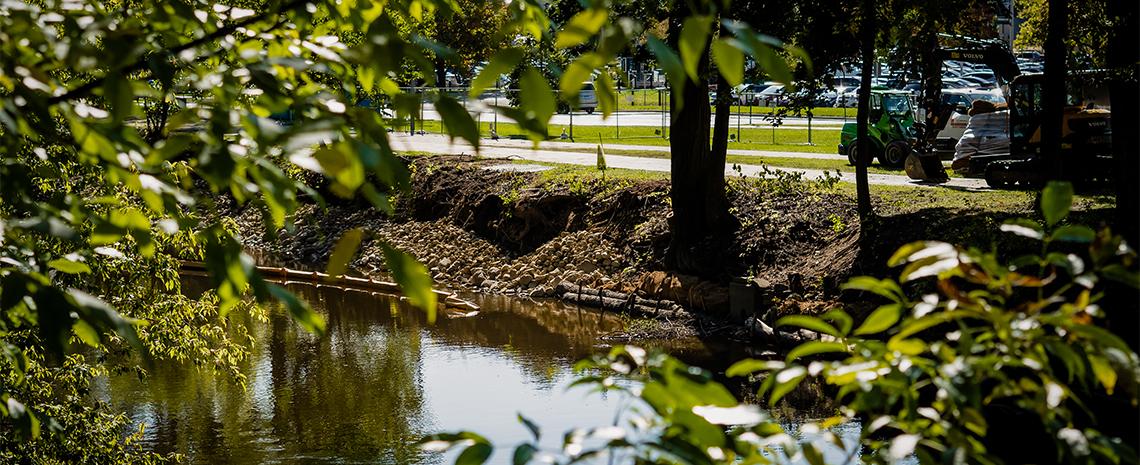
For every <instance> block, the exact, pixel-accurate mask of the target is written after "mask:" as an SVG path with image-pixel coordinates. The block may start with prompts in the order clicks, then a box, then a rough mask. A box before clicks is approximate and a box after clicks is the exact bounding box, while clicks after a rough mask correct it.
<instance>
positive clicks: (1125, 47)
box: [1108, 1, 1140, 248]
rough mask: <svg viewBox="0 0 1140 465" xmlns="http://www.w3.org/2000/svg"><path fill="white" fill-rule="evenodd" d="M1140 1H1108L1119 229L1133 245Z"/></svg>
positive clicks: (1139, 175) (1137, 226)
mask: <svg viewBox="0 0 1140 465" xmlns="http://www.w3.org/2000/svg"><path fill="white" fill-rule="evenodd" d="M1137 10H1140V4H1138V3H1137V2H1130V1H1110V2H1108V16H1109V18H1110V19H1112V21H1113V30H1112V36H1111V37H1110V39H1109V40H1110V41H1109V44H1108V47H1109V48H1108V60H1109V61H1108V63H1109V67H1110V68H1111V69H1112V72H1113V77H1112V81H1111V82H1110V83H1109V96H1110V98H1111V99H1112V103H1113V105H1112V123H1111V124H1112V129H1113V131H1112V157H1113V160H1114V162H1115V164H1116V176H1115V181H1116V224H1115V226H1116V229H1117V231H1118V232H1119V233H1120V234H1121V235H1122V236H1123V237H1124V239H1125V240H1127V241H1128V243H1129V244H1131V245H1132V247H1133V248H1136V247H1140V183H1138V182H1136V180H1137V179H1140V131H1137V128H1140V115H1138V112H1140V82H1138V79H1140V66H1138V65H1137V63H1140V11H1137Z"/></svg>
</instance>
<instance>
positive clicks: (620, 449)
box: [422, 183, 1140, 464]
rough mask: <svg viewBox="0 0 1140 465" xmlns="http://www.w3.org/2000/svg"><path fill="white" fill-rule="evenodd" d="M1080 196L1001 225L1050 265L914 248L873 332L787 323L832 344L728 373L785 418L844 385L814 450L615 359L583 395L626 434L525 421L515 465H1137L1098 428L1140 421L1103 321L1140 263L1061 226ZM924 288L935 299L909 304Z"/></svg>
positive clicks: (1133, 384) (622, 356)
mask: <svg viewBox="0 0 1140 465" xmlns="http://www.w3.org/2000/svg"><path fill="white" fill-rule="evenodd" d="M1071 193H1072V191H1071V188H1070V187H1069V186H1068V185H1066V184H1061V183H1054V184H1051V185H1050V186H1049V187H1048V188H1046V190H1045V192H1044V193H1043V195H1042V202H1041V205H1042V210H1043V211H1042V212H1043V214H1044V216H1045V218H1047V219H1048V221H1047V223H1046V225H1045V226H1041V225H1037V224H1035V223H1032V222H1029V221H1019V222H1011V223H1007V224H1006V225H1005V226H1003V230H1006V231H1007V232H1011V233H1013V234H1018V235H1021V236H1025V237H1028V238H1031V239H1032V240H1036V241H1039V242H1040V243H1041V245H1042V253H1041V254H1039V255H1030V256H1024V257H1019V258H1016V259H1014V260H1013V261H1012V262H1010V263H1008V264H1007V263H1002V262H1001V261H1000V260H998V258H997V256H996V255H995V254H994V253H992V252H984V251H981V250H978V249H965V248H961V247H957V246H954V245H951V244H946V243H941V242H917V243H912V244H908V245H905V246H903V247H901V248H900V249H899V250H898V251H897V252H896V253H895V254H894V256H893V257H891V259H890V264H891V265H893V266H899V267H902V271H901V273H900V278H899V280H898V281H896V280H894V279H889V278H888V279H878V278H873V277H866V276H864V277H857V278H853V279H851V280H850V281H849V282H848V283H847V284H846V286H845V287H846V289H848V290H850V291H857V292H862V293H865V294H866V295H867V296H869V297H872V298H876V299H879V300H881V301H882V302H883V304H882V305H881V306H879V307H878V308H877V309H876V310H874V311H872V312H871V313H870V314H869V315H867V316H866V317H865V318H864V319H863V320H862V321H861V322H859V323H858V325H856V320H855V319H854V318H852V317H851V316H850V315H848V314H847V313H846V312H844V311H842V310H839V309H835V310H831V311H829V312H827V313H825V314H823V315H821V316H818V317H816V316H807V315H792V316H786V317H784V318H782V319H780V320H779V321H778V322H777V325H778V326H790V327H795V328H800V329H805V330H808V331H812V332H814V333H816V334H817V335H818V338H817V339H816V340H812V341H809V342H805V343H803V344H801V345H799V346H797V347H796V348H794V349H792V350H791V351H790V352H788V353H787V355H786V357H785V359H784V360H755V359H746V360H743V361H740V362H737V363H736V364H734V365H733V366H731V367H730V368H728V370H727V371H726V374H727V375H728V376H730V377H733V376H748V375H754V374H758V375H760V376H761V377H762V382H761V384H760V394H761V395H762V396H765V397H766V398H767V399H768V400H769V402H770V403H772V404H775V403H777V402H779V401H780V400H781V399H782V398H784V397H785V396H786V395H788V394H789V393H790V392H792V391H793V390H794V389H796V388H797V387H798V386H799V385H800V384H801V383H803V382H804V381H805V380H808V379H809V378H816V379H819V380H821V381H822V382H823V383H824V384H825V385H827V386H829V387H830V390H831V392H834V395H835V397H836V400H837V401H838V405H840V409H839V411H838V414H837V415H835V416H833V417H831V418H827V419H824V420H822V421H820V422H818V423H814V424H807V425H805V426H803V427H801V428H800V432H801V433H804V434H803V435H802V436H800V437H799V438H795V439H793V437H792V436H790V435H789V434H787V433H785V432H784V430H783V429H782V428H781V427H780V426H779V425H778V424H776V423H775V422H773V421H772V420H771V419H770V418H769V417H768V416H767V415H766V414H765V413H764V412H763V411H761V410H760V408H759V407H758V406H756V405H749V404H742V403H740V402H739V401H738V400H737V399H736V398H735V397H734V396H733V395H732V394H731V393H730V392H729V391H728V390H727V389H726V388H725V387H724V386H723V385H721V384H719V383H717V382H715V381H714V380H712V378H711V375H710V373H708V372H706V371H704V370H701V369H699V368H694V367H689V366H686V365H685V364H683V363H681V362H679V361H677V360H675V359H672V358H670V357H668V356H666V355H663V354H660V353H647V352H646V351H645V350H643V349H640V348H636V347H617V348H614V349H612V350H611V351H610V352H609V353H608V354H606V355H604V356H596V357H593V358H591V359H588V360H584V361H582V362H579V364H578V367H577V368H579V369H581V370H584V371H583V372H582V374H581V376H580V377H579V378H578V379H577V380H576V381H575V382H574V383H573V384H572V386H585V387H588V388H591V389H593V390H594V391H595V392H597V393H599V394H603V395H607V396H612V395H618V396H621V399H623V402H620V404H621V405H623V408H622V409H621V410H620V411H619V412H618V414H617V416H616V417H615V421H614V423H613V424H612V425H606V426H598V427H595V428H588V429H575V430H572V431H570V432H567V433H566V434H565V436H564V440H563V445H562V447H561V448H560V449H558V450H542V449H541V447H540V445H539V441H538V439H539V438H540V433H541V432H540V431H539V430H538V428H537V427H535V426H534V424H533V423H532V422H530V421H529V420H527V419H526V418H523V417H521V416H520V421H521V422H522V423H523V424H524V425H525V426H527V428H528V429H529V430H530V431H531V432H532V433H533V436H534V441H532V442H526V443H523V444H521V445H519V446H517V447H516V449H515V450H514V457H515V462H514V463H532V462H540V463H575V462H578V461H582V460H585V459H591V458H597V459H610V460H611V461H612V462H614V463H709V464H712V463H724V464H730V463H791V462H795V463H803V462H807V463H811V464H822V463H825V462H836V461H841V462H842V463H852V462H853V461H855V460H859V461H861V462H863V463H896V462H897V461H898V460H901V459H905V458H907V457H916V458H917V459H918V461H919V462H920V463H945V462H953V463H982V464H987V463H1020V462H1018V461H1029V462H1035V463H1037V462H1049V463H1135V460H1136V455H1135V451H1133V450H1131V449H1130V448H1129V447H1128V446H1127V445H1126V444H1125V443H1124V442H1123V440H1122V439H1124V438H1118V437H1113V436H1111V435H1108V434H1105V433H1103V432H1102V431H1101V430H1099V429H1098V427H1097V419H1096V415H1097V414H1098V413H1105V412H1099V411H1097V410H1096V409H1095V407H1094V405H1095V404H1094V402H1098V401H1102V400H1104V399H1106V398H1107V397H1108V396H1117V397H1116V399H1118V400H1119V401H1121V402H1123V403H1124V405H1130V406H1131V407H1132V408H1135V406H1136V404H1137V401H1138V400H1140V392H1138V391H1137V387H1138V386H1140V357H1138V356H1137V355H1136V353H1135V352H1133V351H1132V349H1130V348H1129V347H1128V346H1127V345H1126V344H1124V343H1123V342H1122V341H1121V340H1120V338H1119V337H1117V336H1116V335H1114V334H1112V333H1111V332H1109V331H1107V330H1105V329H1104V328H1102V327H1101V326H1099V325H1098V323H1103V321H1102V318H1103V316H1104V309H1102V308H1100V307H1099V305H1098V302H1099V301H1101V300H1102V298H1103V296H1104V289H1105V286H1104V281H1105V280H1112V281H1118V282H1122V283H1125V284H1127V285H1128V286H1130V287H1131V289H1138V288H1140V282H1138V280H1137V274H1136V271H1135V270H1136V265H1137V262H1136V255H1135V253H1134V251H1133V250H1131V249H1130V248H1129V247H1128V246H1127V245H1125V244H1123V243H1121V241H1120V239H1119V238H1118V237H1114V236H1112V235H1111V234H1110V233H1109V232H1108V231H1107V230H1106V231H1101V232H1099V233H1094V232H1093V231H1092V230H1091V229H1088V228H1086V227H1084V226H1079V225H1062V224H1061V223H1062V222H1063V221H1064V220H1065V218H1066V217H1067V214H1068V211H1069V208H1070V203H1069V202H1070V201H1071ZM1078 231H1079V232H1078ZM1058 249H1064V250H1066V251H1064V252H1062V251H1061V250H1058ZM1078 249H1083V250H1080V252H1081V253H1078ZM930 281H933V282H932V283H931V282H930ZM911 289H913V290H923V289H925V291H922V292H921V293H920V295H919V296H918V297H917V298H912V297H910V296H911V294H912V293H911V291H910V290H911ZM1110 413H1115V412H1110ZM848 422H859V423H860V433H859V435H858V443H853V442H852V441H850V440H848V441H844V440H843V439H842V438H840V437H838V436H837V435H835V434H834V433H832V432H831V431H830V430H829V428H832V427H834V426H837V425H840V424H844V423H848ZM999 427H1004V428H1010V429H1014V430H1016V432H1017V433H1018V434H1020V436H1017V437H1018V438H1022V439H1025V438H1034V439H1040V440H1043V441H1045V442H1046V443H1048V444H1055V445H1056V447H1055V448H1053V447H1039V448H1037V449H1035V450H1033V451H1026V448H1025V447H1024V444H1025V443H1024V442H1013V444H1012V447H1009V448H1007V449H1005V451H1006V452H1007V453H1006V454H1003V453H999V451H997V450H995V449H996V448H995V445H996V446H1001V444H995V441H997V440H1000V439H998V438H1005V439H1007V440H1008V439H1010V438H1009V437H1008V433H1009V431H1000V430H995V428H999ZM422 445H423V446H424V447H425V448H426V449H429V450H445V449H448V448H452V447H459V448H464V447H466V448H467V449H465V450H464V451H463V453H462V454H461V455H460V458H461V460H457V463H483V461H484V460H485V459H486V458H487V457H488V456H489V453H490V450H491V447H492V445H491V444H490V443H489V442H488V441H487V440H486V439H485V438H482V437H481V436H478V435H476V434H474V433H468V432H463V433H452V434H441V435H435V436H432V437H429V438H426V439H425V441H424V442H423V444H422ZM1007 446H1008V444H1007ZM836 450H838V451H839V452H840V453H838V454H837V453H836V452H835V451H836ZM825 457H831V459H825Z"/></svg>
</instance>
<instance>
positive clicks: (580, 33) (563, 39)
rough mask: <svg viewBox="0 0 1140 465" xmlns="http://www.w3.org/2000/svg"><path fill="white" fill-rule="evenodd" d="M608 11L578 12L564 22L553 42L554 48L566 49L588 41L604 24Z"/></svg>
mask: <svg viewBox="0 0 1140 465" xmlns="http://www.w3.org/2000/svg"><path fill="white" fill-rule="evenodd" d="M608 18H609V11H608V10H606V9H603V8H590V9H586V10H582V11H580V12H578V14H576V15H574V17H572V18H570V20H569V21H567V22H566V25H565V26H563V27H562V30H561V31H559V32H558V37H557V38H556V39H555V41H554V47H555V48H568V47H574V46H576V45H581V44H584V43H586V41H588V40H590V38H591V37H593V36H594V34H597V33H598V30H599V29H601V28H602V26H603V25H605V24H606V19H608Z"/></svg>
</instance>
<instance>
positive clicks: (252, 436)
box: [95, 283, 857, 464]
mask: <svg viewBox="0 0 1140 465" xmlns="http://www.w3.org/2000/svg"><path fill="white" fill-rule="evenodd" d="M188 284H193V283H188ZM290 289H291V290H292V291H294V292H295V293H297V294H298V295H300V296H301V297H303V298H304V299H306V300H307V301H308V302H310V304H311V305H313V307H314V308H315V309H317V310H318V311H319V312H321V313H322V314H324V315H325V318H326V321H327V323H328V331H327V333H326V334H325V335H324V336H322V337H317V336H314V335H312V334H309V333H306V332H305V331H304V330H302V329H300V328H299V327H298V326H297V325H296V324H294V323H293V322H292V321H290V319H289V317H288V316H287V315H284V314H283V312H273V313H272V315H271V317H270V321H269V322H268V323H263V322H255V321H247V322H244V324H247V325H249V329H250V332H251V334H253V336H254V337H255V338H256V342H255V344H254V346H253V348H252V353H251V357H250V358H249V359H248V360H247V361H246V362H245V364H244V367H243V373H244V374H245V375H246V376H247V377H248V379H247V385H246V387H245V388H244V389H243V388H242V387H241V386H238V385H235V384H234V383H233V382H232V381H231V380H229V379H228V378H227V377H225V376H224V375H220V374H215V373H213V372H212V371H211V370H206V369H196V368H194V367H186V366H171V365H169V364H166V365H162V364H160V365H159V366H156V367H154V369H152V370H151V374H150V376H149V377H147V378H146V379H145V380H139V379H138V378H137V377H135V376H133V375H123V376H114V377H111V378H109V379H102V380H100V381H99V382H97V383H96V385H95V393H96V395H97V396H98V397H100V398H102V399H103V400H105V401H107V402H109V403H110V404H111V406H112V408H113V409H117V410H119V411H124V412H126V413H127V415H128V416H129V417H130V418H131V419H132V420H133V422H134V423H135V424H136V425H142V426H143V427H144V428H145V435H144V437H143V445H144V446H145V447H147V448H148V449H151V450H155V451H159V452H177V453H180V454H183V455H185V456H186V458H187V462H188V463H192V464H199V463H200V464H230V463H232V464H255V463H257V464H260V463H296V464H305V463H314V464H315V463H395V464H419V463H449V462H450V460H452V459H453V457H454V456H453V455H450V456H446V455H445V456H441V455H438V454H434V453H426V452H421V451H419V450H418V449H417V447H416V446H415V445H414V443H415V442H416V441H417V440H418V439H420V438H421V437H423V436H424V435H427V434H431V433H435V432H441V431H455V430H472V431H476V432H478V433H480V434H483V435H484V436H486V437H488V438H489V439H490V440H491V441H492V442H493V443H494V444H496V445H497V446H498V447H497V448H496V452H495V455H494V456H492V459H491V463H508V462H509V460H510V452H511V449H513V447H514V446H515V445H517V444H518V443H521V442H523V441H525V440H527V439H529V433H528V432H527V430H526V429H525V428H524V427H523V426H522V425H521V424H520V423H519V422H518V421H517V420H516V414H519V413H521V414H523V415H525V416H527V417H529V418H531V419H533V420H535V421H536V422H538V423H539V424H540V426H541V427H542V431H543V432H544V438H543V441H542V444H543V445H544V446H547V447H552V448H553V447H557V446H558V445H560V444H561V438H562V433H564V432H565V431H567V430H569V429H571V428H573V427H583V426H598V425H605V424H608V423H610V422H611V421H612V419H613V416H614V414H615V412H616V410H617V409H618V407H619V405H618V399H615V398H605V397H599V396H597V395H590V394H588V393H587V392H586V391H585V389H582V388H578V389H570V390H567V388H566V386H567V384H569V382H570V381H571V380H572V379H573V377H572V374H573V373H572V365H573V363H574V362H575V361H576V360H579V359H581V358H583V357H586V356H588V355H590V354H591V353H595V352H598V351H603V350H605V349H606V346H605V345H602V344H600V343H599V342H598V341H599V339H598V337H599V336H601V335H603V334H606V333H610V332H612V331H616V330H620V329H622V328H623V323H622V321H621V320H620V319H619V318H618V317H616V316H614V315H611V314H604V313H600V312H596V311H592V310H586V309H579V308H577V307H574V306H568V305H564V304H560V303H551V302H547V303H541V302H532V301H524V300H518V299H512V298H508V297H502V296H483V297H477V298H476V302H477V303H479V305H480V306H481V307H482V311H481V312H480V313H479V314H478V315H476V316H473V317H467V318H454V319H452V318H443V317H441V318H440V319H439V320H438V321H436V323H435V324H428V323H427V321H426V318H425V316H424V315H423V313H422V312H421V311H419V310H416V309H414V308H410V307H408V306H406V305H403V304H401V303H400V302H399V301H398V299H396V298H393V297H391V296H386V295H380V294H372V293H367V292H356V291H344V290H341V289H337V288H332V287H314V286H308V285H290ZM231 318H240V317H238V316H237V315H234V316H232V317H231ZM666 349H667V350H669V351H670V352H672V353H674V354H675V355H677V356H679V357H680V358H682V359H684V360H686V361H689V362H690V363H694V364H699V365H702V366H712V367H713V369H718V368H719V369H723V367H724V366H726V365H727V364H728V363H731V361H732V360H733V359H736V358H739V357H741V356H742V355H740V354H734V353H733V351H731V350H727V349H726V348H723V347H715V346H712V347H710V346H708V345H706V344H704V343H701V342H699V341H682V342H681V343H673V344H670V346H669V347H667V348H666ZM856 434H857V430H856Z"/></svg>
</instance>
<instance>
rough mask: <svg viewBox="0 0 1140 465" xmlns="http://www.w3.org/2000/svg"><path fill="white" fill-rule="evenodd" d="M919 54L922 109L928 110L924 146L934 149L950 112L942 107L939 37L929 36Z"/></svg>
mask: <svg viewBox="0 0 1140 465" xmlns="http://www.w3.org/2000/svg"><path fill="white" fill-rule="evenodd" d="M923 42H925V45H926V46H925V47H924V48H923V49H922V51H921V53H920V54H919V56H920V58H919V66H920V69H919V72H920V73H922V77H921V79H922V108H923V109H925V110H926V118H925V120H926V123H925V124H926V132H925V133H924V134H923V138H924V139H925V141H924V145H926V146H928V147H933V146H934V142H935V141H936V140H937V139H938V129H939V128H941V127H943V126H945V125H946V121H945V120H946V118H947V116H948V114H949V113H948V112H947V111H946V110H947V109H946V108H943V106H942V55H941V53H940V52H939V50H938V36H936V35H934V34H929V35H928V36H927V38H926V39H925V40H924V41H923Z"/></svg>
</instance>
